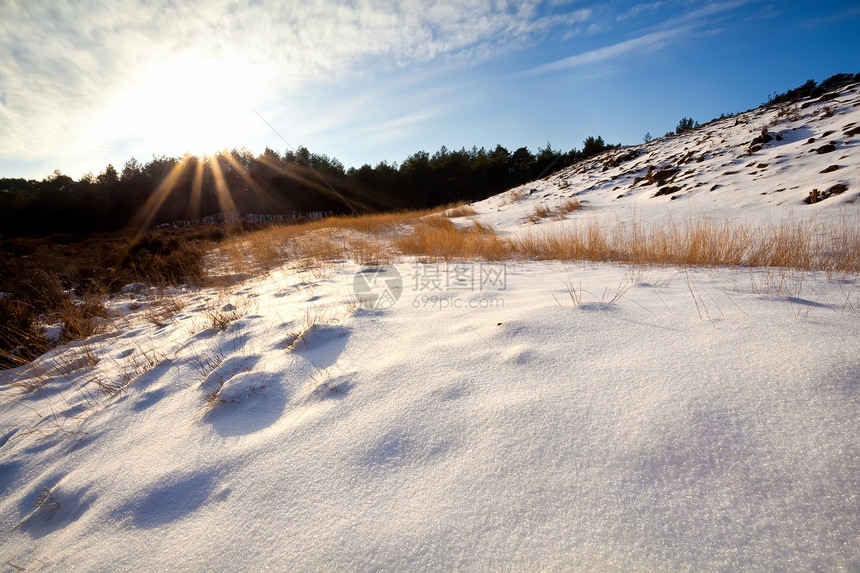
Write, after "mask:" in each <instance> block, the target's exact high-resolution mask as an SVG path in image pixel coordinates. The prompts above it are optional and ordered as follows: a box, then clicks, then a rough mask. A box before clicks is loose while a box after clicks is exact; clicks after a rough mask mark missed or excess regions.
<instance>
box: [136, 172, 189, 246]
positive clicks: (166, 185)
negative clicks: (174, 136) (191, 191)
mask: <svg viewBox="0 0 860 573" xmlns="http://www.w3.org/2000/svg"><path fill="white" fill-rule="evenodd" d="M185 161H186V159H185V158H182V160H180V161H179V162H177V163H176V164H175V165H174V166H173V167H172V168H171V169H170V172H169V173H168V174H167V175H166V176H165V177H164V179H162V180H161V182H160V183H159V184H158V187H156V188H155V191H153V192H152V195H150V196H149V198H148V199H147V200H146V202H145V203H144V204H143V206H142V207H141V208H140V211H138V213H137V215H136V216H135V218H134V220H133V222H132V227H133V228H136V229H137V231H136V233H135V242H136V241H137V239H139V238H140V237H141V236H142V235H143V233H144V231H145V230H146V229H147V228H149V225H150V223H152V220H153V219H154V218H155V215H156V214H157V213H158V210H159V209H161V206H162V205H163V204H164V201H165V200H166V199H167V196H168V195H170V192H171V191H173V187H174V185H176V180H177V179H179V176H180V175H182V172H183V171H184V169H185V165H186V162H185Z"/></svg>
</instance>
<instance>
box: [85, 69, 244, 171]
mask: <svg viewBox="0 0 860 573" xmlns="http://www.w3.org/2000/svg"><path fill="white" fill-rule="evenodd" d="M259 80H260V78H259V74H255V73H254V71H253V70H252V69H251V68H250V66H248V65H247V64H244V63H243V62H239V61H237V60H215V59H210V58H205V57H197V56H188V55H186V56H180V57H176V58H174V59H172V60H170V61H168V62H165V63H163V64H161V65H158V66H154V67H152V68H151V69H150V70H149V72H148V73H147V74H146V75H145V76H144V77H143V78H142V79H141V80H140V81H139V82H138V83H136V84H135V85H134V86H133V87H131V88H130V89H128V90H126V91H125V92H124V93H122V94H120V95H118V96H117V98H116V99H115V101H114V105H113V106H112V108H111V109H110V110H108V112H107V113H106V114H105V117H104V119H105V121H104V123H103V124H102V125H101V126H100V128H99V130H98V131H101V132H102V134H104V135H107V134H108V133H110V134H112V135H113V136H114V137H115V134H116V133H117V132H120V133H122V136H121V138H122V139H123V140H124V141H126V142H135V144H136V145H135V147H142V148H146V149H148V150H151V153H153V154H155V155H181V154H183V153H185V152H191V153H194V154H198V155H202V154H212V153H215V152H217V151H219V150H221V149H225V148H228V149H229V148H232V147H241V146H242V145H244V144H245V142H246V141H247V140H248V139H249V134H250V133H251V132H253V131H255V130H256V129H257V126H256V123H255V121H254V120H255V116H254V113H253V111H252V110H251V108H250V107H249V105H250V104H251V103H252V101H253V98H254V96H255V92H254V90H255V87H258V86H259V85H260V82H259ZM102 141H104V140H102Z"/></svg>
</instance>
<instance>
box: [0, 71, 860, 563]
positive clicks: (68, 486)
mask: <svg viewBox="0 0 860 573" xmlns="http://www.w3.org/2000/svg"><path fill="white" fill-rule="evenodd" d="M807 104H809V105H807ZM858 126H860V91H858V86H853V87H850V88H848V89H846V90H845V91H843V92H840V93H839V94H835V95H833V96H828V97H827V98H825V100H824V101H815V102H811V101H807V100H802V101H800V102H797V103H796V104H795V105H793V106H791V107H782V108H772V109H767V108H763V109H757V110H753V111H750V112H746V113H744V114H740V115H738V116H735V117H730V118H725V119H722V120H717V121H714V122H711V123H709V124H708V125H705V126H703V127H701V128H698V129H695V130H693V131H690V132H688V133H684V134H682V135H679V136H675V137H671V138H663V139H660V140H656V141H653V142H651V143H649V144H643V145H641V146H634V147H628V148H621V149H618V150H613V151H610V152H608V153H606V154H603V155H600V156H597V157H595V158H593V159H591V160H589V161H588V162H586V163H582V164H578V165H575V166H573V167H571V168H568V169H565V170H563V171H560V172H557V173H554V174H551V175H550V176H548V177H547V178H545V179H542V180H539V181H535V182H533V183H531V184H528V185H525V186H522V187H519V188H516V189H512V190H510V191H507V192H505V193H503V194H501V195H498V196H495V197H492V198H490V199H487V200H485V201H483V202H480V203H477V204H475V205H473V206H472V208H473V209H474V212H475V213H474V214H469V215H467V216H464V217H452V218H453V221H454V223H455V224H456V225H458V226H460V227H462V228H470V229H471V228H479V227H480V228H487V227H492V228H493V229H495V233H496V234H497V235H498V236H499V237H501V238H504V239H508V240H514V239H527V238H529V237H535V236H539V235H541V234H547V235H552V234H553V233H562V232H567V231H572V230H574V229H577V228H578V229H582V230H584V231H585V232H588V231H589V229H591V230H592V231H591V232H592V233H597V232H598V230H599V229H605V232H606V233H608V234H609V235H610V236H611V235H612V234H613V233H622V232H624V231H629V230H630V229H636V228H639V227H642V228H666V227H679V228H681V227H684V226H686V225H691V224H696V222H697V221H714V222H718V223H719V222H724V221H730V222H731V223H732V224H737V225H750V227H751V228H764V229H776V228H779V226H780V225H782V224H783V223H786V224H788V223H791V224H797V225H799V226H797V227H793V228H794V229H795V230H798V229H799V230H800V231H801V232H807V231H808V232H809V233H812V234H817V235H820V237H822V238H823V239H822V240H823V241H824V243H822V244H823V246H822V247H821V250H823V251H827V252H825V253H824V254H825V255H827V253H829V252H831V251H832V252H840V253H841V252H842V251H840V250H839V249H840V248H842V247H841V246H840V245H835V244H834V245H829V243H828V242H827V241H830V240H831V239H833V238H834V237H837V238H838V237H843V238H844V239H845V242H846V243H850V239H851V237H856V235H857V234H858V232H860V231H858V229H860V210H858V202H857V198H858V194H860V171H858V170H860V160H858V153H857V146H858V142H860V137H858V135H860V132H858V131H857V129H858ZM763 127H766V128H767V132H768V134H769V135H770V136H772V137H773V139H772V140H770V141H767V142H765V143H763V144H762V145H761V147H760V149H756V150H750V145H751V143H752V141H753V139H754V138H756V137H757V136H760V135H761V134H762V128H763ZM813 139H814V141H810V140H813ZM829 146H832V147H833V149H832V150H830V147H829ZM832 166H836V168H835V169H832ZM843 187H844V189H843ZM814 189H817V190H818V192H819V195H818V197H817V199H818V201H817V202H814V203H812V204H807V203H805V202H804V200H805V199H807V198H808V197H809V196H810V194H811V193H812V192H813V190H814ZM834 189H836V190H839V191H840V192H839V193H835V192H834ZM828 193H829V196H828ZM569 201H570V202H571V203H568V202H569ZM464 211H467V212H468V210H464ZM450 214H451V215H452V216H453V215H454V214H456V213H455V212H453V211H452V212H451V213H450ZM595 225H597V227H595ZM416 229H417V225H416V227H413V228H411V229H410V228H407V229H406V230H405V231H403V232H405V233H406V234H407V235H409V234H410V233H413V232H414V234H417V231H416ZM834 230H835V231H834ZM324 231H325V230H324V229H323V230H322V231H319V230H318V231H316V232H317V233H318V234H316V235H309V236H310V242H316V243H321V242H323V240H324V239H325V237H326V235H324V234H322V233H324ZM350 232H351V233H353V234H358V233H359V232H358V231H350ZM488 233H489V231H488ZM343 236H346V235H343ZM341 238H342V236H338V237H337V240H341ZM289 240H290V241H292V242H291V243H290V244H289V245H275V247H279V246H280V247H283V248H290V249H294V248H297V247H295V246H294V245H295V244H298V240H297V239H295V237H292V238H290V239H289ZM285 241H286V239H285ZM343 241H344V242H345V241H346V239H343ZM362 244H365V243H362ZM367 245H370V243H367ZM828 245H829V246H828ZM368 248H369V246H368ZM391 256H392V260H393V264H392V265H391V266H390V267H385V266H382V267H380V266H378V265H374V266H372V267H370V268H367V267H361V266H360V265H359V264H358V263H357V262H356V261H355V260H349V259H348V258H344V257H341V258H340V259H336V260H332V259H314V258H309V257H306V258H304V259H302V260H296V261H293V262H290V263H288V264H283V265H277V266H275V267H274V268H271V269H270V270H268V271H266V272H260V273H253V272H250V271H251V270H252V267H251V265H250V264H249V265H248V267H247V268H244V269H241V268H240V269H238V270H241V271H243V272H247V274H246V275H244V276H245V278H244V280H242V281H241V282H238V283H230V282H228V281H226V280H225V279H223V277H222V281H221V282H220V283H219V284H217V285H211V286H205V287H201V288H182V289H166V290H161V291H159V290H157V289H154V288H148V287H146V286H144V285H140V284H136V285H129V286H128V287H127V288H125V289H123V293H122V294H121V295H119V296H116V297H113V298H112V299H111V300H110V301H109V302H108V307H109V310H110V311H111V312H112V313H113V314H114V315H115V316H117V317H119V318H117V319H115V321H114V322H113V323H112V325H111V327H110V328H108V329H106V330H105V332H103V333H102V334H99V335H97V336H94V337H91V338H89V339H87V340H83V341H79V342H73V343H69V344H66V345H63V346H59V347H57V348H55V349H53V350H52V351H50V352H49V353H47V354H45V355H44V356H42V357H40V358H39V359H37V360H36V361H34V362H33V363H31V364H29V365H26V366H22V367H20V368H18V369H16V370H8V371H3V372H0V376H2V378H3V383H2V385H0V423H2V437H0V494H2V495H0V529H2V533H0V563H5V564H6V567H7V568H8V569H9V570H14V571H20V570H26V571H56V570H66V569H71V568H74V569H77V570H84V571H128V570H156V569H163V570H170V571H200V570H265V569H269V570H276V571H285V570H350V571H353V570H360V571H366V570H385V571H395V570H398V571H400V570H428V569H432V570H462V569H469V570H501V569H504V570H538V569H541V570H544V569H546V570H601V571H630V570H639V571H642V570H644V571H652V570H660V571H662V570H671V571H676V570H696V571H700V570H706V571H712V570H749V569H753V570H812V569H822V570H855V569H858V568H860V441H858V437H857V427H858V421H860V320H858V317H860V284H858V276H857V274H856V273H854V272H845V271H838V270H833V268H831V267H826V268H825V269H824V270H816V267H814V266H812V267H809V266H807V267H803V266H801V267H795V268H785V267H774V266H771V267H753V266H729V265H725V264H717V265H684V266H680V265H677V264H647V265H646V264H629V263H621V262H617V261H616V262H613V261H611V260H609V261H602V260H591V261H587V262H577V261H567V262H562V261H557V260H529V258H528V257H522V256H518V257H508V258H503V259H502V260H494V261H488V260H475V261H471V260H466V261H462V260H461V261H446V260H440V259H438V258H435V259H434V258H433V257H431V256H429V255H424V256H421V255H410V256H407V255H404V254H400V255H391ZM537 258H538V257H534V259H537ZM216 263H217V261H215V262H213V264H212V265H211V267H210V271H211V273H212V274H213V275H214V274H217V273H218V272H221V270H223V267H222V266H219V265H218V264H216ZM233 270H234V271H235V270H236V269H233Z"/></svg>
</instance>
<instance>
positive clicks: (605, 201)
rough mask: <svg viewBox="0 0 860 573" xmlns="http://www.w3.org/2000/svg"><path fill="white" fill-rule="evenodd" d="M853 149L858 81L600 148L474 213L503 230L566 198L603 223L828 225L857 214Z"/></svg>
mask: <svg viewBox="0 0 860 573" xmlns="http://www.w3.org/2000/svg"><path fill="white" fill-rule="evenodd" d="M762 130H766V133H767V137H766V138H762V135H763V132H762ZM762 139H767V140H766V141H762ZM858 146H860V85H858V84H854V85H852V86H847V87H846V88H844V89H842V90H840V91H837V92H831V93H828V94H825V95H824V96H821V97H819V98H815V99H803V100H800V101H797V102H795V103H783V104H781V105H774V106H763V107H760V108H757V109H754V110H750V111H747V112H744V113H741V114H738V115H735V116H731V117H727V118H723V119H717V120H714V121H711V122H710V123H708V124H707V125H704V126H701V127H699V128H696V129H693V130H691V131H688V132H685V133H682V134H680V135H678V136H673V137H668V138H663V139H659V140H655V141H652V142H650V143H648V144H643V145H638V146H632V147H625V148H622V149H619V150H616V151H611V152H607V153H604V154H602V155H600V156H598V157H596V158H593V159H591V160H587V161H584V162H582V163H580V164H577V165H574V166H572V167H569V168H567V169H563V170H561V171H559V172H557V173H555V174H553V175H551V176H549V177H547V178H545V179H542V180H540V181H537V182H535V183H531V184H528V185H524V186H521V187H518V188H515V189H512V190H511V191H508V192H507V193H502V194H500V195H497V196H496V197H493V198H490V199H488V200H486V201H483V202H481V203H479V204H478V205H477V206H476V208H477V210H478V211H479V213H480V215H481V220H482V221H484V222H486V223H488V224H491V225H493V227H494V228H496V229H499V230H506V231H511V230H515V229H517V228H518V227H519V226H520V225H521V224H522V223H524V222H527V221H526V220H525V218H524V214H527V213H528V212H529V211H534V210H536V209H537V208H538V207H539V206H542V207H545V208H547V209H548V210H549V211H555V210H557V208H558V207H559V206H560V205H561V204H562V203H563V201H564V200H565V199H567V198H576V199H578V200H579V201H581V202H582V203H583V205H584V206H586V207H588V210H587V211H585V212H581V213H578V214H577V216H579V217H589V218H593V217H595V216H596V217H598V218H599V220H600V221H601V223H603V224H611V223H617V222H622V223H625V222H626V223H631V222H634V221H643V222H659V223H661V224H662V223H664V222H667V221H672V220H674V221H676V222H681V221H684V220H686V219H689V218H690V217H693V218H705V219H714V220H725V219H731V220H733V221H751V222H753V223H756V224H762V223H771V222H772V223H779V222H781V221H784V220H787V219H790V218H793V219H802V220H807V221H813V220H822V219H825V220H827V221H833V220H838V219H840V218H842V217H843V216H851V217H854V216H856V209H857V205H858V201H857V200H858V198H860V161H858V158H857V157H858ZM816 192H817V195H816V197H815V201H814V202H813V203H812V204H810V203H807V201H808V200H809V198H810V196H811V195H812V194H815V193H816ZM518 197H523V198H522V199H517V198H518ZM569 221H570V218H569V217H568V218H567V219H566V224H569Z"/></svg>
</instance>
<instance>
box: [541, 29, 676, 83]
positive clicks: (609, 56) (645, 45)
mask: <svg viewBox="0 0 860 573" xmlns="http://www.w3.org/2000/svg"><path fill="white" fill-rule="evenodd" d="M688 31H689V29H687V28H681V29H677V30H667V31H663V32H653V33H651V34H646V35H644V36H640V37H638V38H633V39H632V40H627V41H624V42H619V43H617V44H612V45H611V46H605V47H603V48H598V49H596V50H591V51H588V52H583V53H581V54H577V55H575V56H570V57H569V58H564V59H563V60H558V61H556V62H552V63H549V64H545V65H543V66H539V67H537V68H534V69H532V70H530V71H529V73H543V72H551V71H557V70H562V69H567V68H576V67H581V66H589V65H594V64H598V63H601V62H605V61H607V60H613V59H615V58H618V57H620V56H623V55H625V54H629V53H634V52H635V53H636V54H639V55H642V54H647V53H651V52H655V51H657V50H659V49H661V48H663V47H665V46H666V44H668V43H669V41H671V40H672V39H674V38H676V37H679V36H682V35H684V34H685V33H687V32H688Z"/></svg>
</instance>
